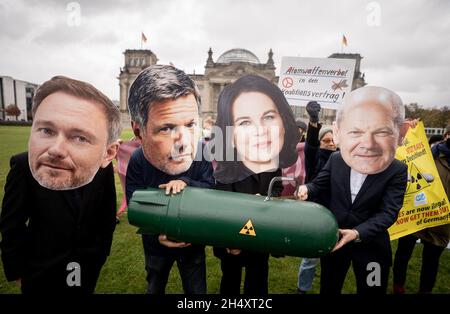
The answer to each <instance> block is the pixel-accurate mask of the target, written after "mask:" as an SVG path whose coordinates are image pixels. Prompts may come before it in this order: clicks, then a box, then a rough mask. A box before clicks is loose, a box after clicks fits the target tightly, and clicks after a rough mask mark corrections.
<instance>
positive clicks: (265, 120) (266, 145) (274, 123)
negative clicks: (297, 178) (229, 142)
mask: <svg viewBox="0 0 450 314" xmlns="http://www.w3.org/2000/svg"><path fill="white" fill-rule="evenodd" d="M232 116H233V124H234V125H233V126H234V135H233V146H234V147H235V148H236V151H237V153H238V156H239V157H238V158H239V159H240V160H242V162H243V163H244V165H245V166H246V167H247V168H249V169H250V170H251V171H253V172H254V173H260V172H264V171H267V170H271V169H277V168H278V161H279V160H278V158H279V154H280V151H281V149H282V147H283V145H284V133H285V130H284V126H283V120H282V119H281V116H280V113H279V112H278V109H277V107H276V106H275V104H274V103H273V101H272V100H271V99H270V98H269V97H268V96H266V95H264V94H263V93H259V92H249V93H242V94H241V95H239V96H238V97H237V98H236V100H235V101H234V103H233V109H232Z"/></svg>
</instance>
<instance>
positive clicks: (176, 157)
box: [142, 94, 200, 175]
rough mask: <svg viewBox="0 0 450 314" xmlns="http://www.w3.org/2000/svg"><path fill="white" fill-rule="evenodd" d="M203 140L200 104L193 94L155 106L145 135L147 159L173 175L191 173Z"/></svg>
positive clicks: (158, 103)
mask: <svg viewBox="0 0 450 314" xmlns="http://www.w3.org/2000/svg"><path fill="white" fill-rule="evenodd" d="M199 139H200V129H199V114H198V105H197V101H196V99H195V97H194V95H192V94H188V95H186V96H181V97H178V98H176V99H174V100H165V101H160V102H155V103H153V104H152V105H151V107H150V110H149V112H148V121H147V125H146V127H145V132H144V134H143V135H142V148H143V150H144V155H145V158H146V159H147V160H148V161H149V162H150V163H151V164H152V165H153V166H155V167H156V168H158V169H159V170H161V171H162V172H164V173H167V174H170V175H177V174H180V173H183V172H185V171H187V170H188V169H189V168H190V167H191V165H192V162H193V160H194V158H195V154H196V152H197V146H198V141H199Z"/></svg>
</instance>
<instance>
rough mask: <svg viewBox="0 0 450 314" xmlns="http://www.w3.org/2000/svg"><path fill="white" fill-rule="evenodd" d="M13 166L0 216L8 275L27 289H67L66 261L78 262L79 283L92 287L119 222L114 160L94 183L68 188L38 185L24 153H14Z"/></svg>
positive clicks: (0, 244)
mask: <svg viewBox="0 0 450 314" xmlns="http://www.w3.org/2000/svg"><path fill="white" fill-rule="evenodd" d="M10 166H11V170H10V172H9V174H8V177H7V179H6V185H5V195H4V198H3V204H2V212H1V216H0V232H1V233H2V241H1V243H0V249H1V253H2V261H3V267H4V271H5V275H6V278H7V279H8V280H9V281H12V280H16V279H18V278H22V286H23V287H24V286H25V287H26V286H35V287H36V288H38V286H41V287H43V288H44V287H51V288H50V289H59V288H61V287H63V288H66V287H67V284H66V277H67V275H68V274H69V271H68V270H67V269H66V267H67V264H68V263H70V262H77V263H79V264H80V267H81V285H82V286H83V285H84V286H85V288H86V287H87V286H90V287H88V288H89V289H90V290H93V288H95V283H96V281H97V277H98V273H99V271H100V269H101V267H102V265H103V264H104V262H105V260H106V257H107V256H108V255H109V252H110V248H111V242H112V235H113V232H114V228H115V223H116V222H115V216H116V190H115V184H114V171H113V167H112V164H110V165H109V166H108V167H106V168H105V169H102V168H100V170H99V171H98V172H97V174H96V175H95V177H94V179H93V180H92V182H91V183H89V184H87V185H85V186H84V187H81V188H78V189H76V190H68V191H53V190H49V189H46V188H44V187H42V186H40V185H39V183H38V182H37V181H36V180H35V179H34V178H33V176H32V174H31V171H30V168H29V165H28V154H27V153H26V152H25V153H22V154H19V155H16V156H13V157H12V158H11V160H10ZM92 285H93V286H92ZM44 289H45V288H44Z"/></svg>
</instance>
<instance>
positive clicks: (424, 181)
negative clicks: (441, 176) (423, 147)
mask: <svg viewBox="0 0 450 314" xmlns="http://www.w3.org/2000/svg"><path fill="white" fill-rule="evenodd" d="M433 181H434V177H433V175H431V174H429V173H422V172H420V171H419V169H418V168H417V166H416V165H415V164H414V163H411V166H410V168H409V170H408V187H407V188H406V193H405V194H412V193H417V192H419V191H421V190H423V189H425V188H427V187H429V186H430V183H431V182H433Z"/></svg>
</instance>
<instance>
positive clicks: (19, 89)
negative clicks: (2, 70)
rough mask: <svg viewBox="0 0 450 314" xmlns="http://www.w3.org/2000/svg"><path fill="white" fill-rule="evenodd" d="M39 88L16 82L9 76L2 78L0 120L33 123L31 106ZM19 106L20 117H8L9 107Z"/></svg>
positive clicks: (27, 83)
mask: <svg viewBox="0 0 450 314" xmlns="http://www.w3.org/2000/svg"><path fill="white" fill-rule="evenodd" d="M37 88H38V85H37V84H34V83H29V82H25V81H21V80H16V79H14V78H12V77H9V76H0V119H1V120H18V121H31V120H32V115H31V106H32V103H33V97H34V94H35V93H36V89H37ZM11 105H13V106H17V108H19V110H20V115H18V116H12V115H8V113H7V110H6V108H8V106H11Z"/></svg>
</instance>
